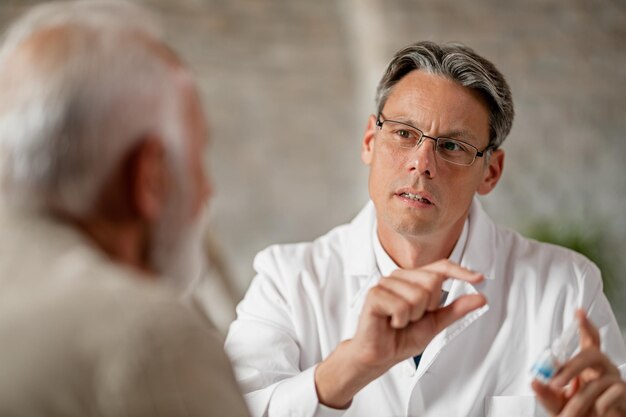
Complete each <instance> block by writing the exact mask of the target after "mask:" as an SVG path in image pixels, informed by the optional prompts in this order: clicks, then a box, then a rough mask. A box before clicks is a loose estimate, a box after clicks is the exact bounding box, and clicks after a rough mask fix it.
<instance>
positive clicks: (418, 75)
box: [383, 70, 489, 138]
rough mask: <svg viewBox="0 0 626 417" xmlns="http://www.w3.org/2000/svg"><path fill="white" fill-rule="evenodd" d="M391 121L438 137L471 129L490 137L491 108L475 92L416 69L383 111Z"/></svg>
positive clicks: (401, 82) (404, 78)
mask: <svg viewBox="0 0 626 417" xmlns="http://www.w3.org/2000/svg"><path fill="white" fill-rule="evenodd" d="M383 113H384V115H385V117H387V118H394V117H400V118H402V119H404V121H411V122H413V123H415V124H416V127H419V128H422V129H425V130H427V131H429V132H430V129H435V130H436V132H430V133H436V134H447V133H449V132H456V131H467V130H470V131H471V132H472V134H473V135H475V136H477V137H479V138H480V137H483V136H485V137H486V138H488V136H489V107H488V105H487V103H486V101H485V99H484V98H483V97H482V96H481V95H480V93H478V92H477V91H475V90H472V89H470V88H467V87H463V86H462V85H460V84H458V83H457V82H455V81H453V80H451V79H449V78H446V77H444V76H442V75H437V74H431V73H428V72H425V71H421V70H414V71H411V72H410V73H408V74H407V75H405V76H404V77H403V78H402V79H401V80H400V81H398V82H397V83H396V85H395V86H394V87H393V88H392V90H391V93H390V94H389V97H388V98H387V101H386V103H385V106H384V108H383Z"/></svg>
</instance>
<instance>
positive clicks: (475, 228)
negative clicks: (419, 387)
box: [344, 198, 496, 379]
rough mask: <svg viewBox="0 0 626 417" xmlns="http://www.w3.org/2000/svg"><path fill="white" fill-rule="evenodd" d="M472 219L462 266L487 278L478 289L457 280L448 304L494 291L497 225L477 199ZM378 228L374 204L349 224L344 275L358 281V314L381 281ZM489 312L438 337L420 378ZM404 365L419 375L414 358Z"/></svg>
mask: <svg viewBox="0 0 626 417" xmlns="http://www.w3.org/2000/svg"><path fill="white" fill-rule="evenodd" d="M469 216H470V221H469V233H468V237H467V243H466V245H465V251H464V253H463V256H462V258H461V262H460V263H461V265H463V266H465V267H467V268H470V269H472V270H474V271H477V272H480V273H482V274H484V275H485V278H486V279H485V281H483V282H482V283H480V284H477V285H475V286H473V285H471V284H469V283H467V282H465V281H460V280H454V281H453V285H452V288H451V290H450V294H449V296H448V301H447V302H446V304H447V303H449V302H451V301H453V300H454V299H456V298H458V297H459V296H461V295H464V294H476V293H477V292H484V293H487V294H486V295H487V298H489V289H490V288H489V287H488V282H489V281H491V280H493V279H495V278H496V277H495V276H494V275H493V273H492V271H493V265H494V256H495V253H496V252H495V249H496V248H495V245H496V228H495V224H494V223H493V222H492V221H491V219H490V218H489V217H488V216H487V214H486V213H485V211H484V210H483V208H482V206H481V204H480V202H479V201H478V199H477V198H474V200H473V201H472V204H471V206H470V212H469ZM375 225H376V212H375V209H374V204H373V203H372V202H371V201H369V202H368V203H367V205H366V206H365V207H364V208H363V210H361V212H360V213H359V214H358V215H357V216H356V217H355V219H354V220H353V221H352V222H351V223H350V224H349V225H348V227H349V229H348V236H347V239H346V241H345V244H346V247H345V248H344V254H346V256H345V257H344V261H345V264H344V265H345V266H344V273H345V274H346V277H348V278H350V277H351V278H356V279H357V280H358V281H357V282H356V283H355V284H356V288H355V289H356V291H355V292H354V294H355V295H354V297H353V298H352V300H351V303H350V304H351V307H352V309H353V311H355V312H360V310H361V306H362V303H363V301H364V295H365V293H366V291H367V289H369V288H370V287H371V286H373V285H375V283H376V281H377V280H378V279H379V278H380V274H379V273H378V267H377V265H376V256H375V254H374V243H373V241H372V236H373V233H374V231H373V228H374V227H375ZM488 310H489V306H488V305H485V306H483V307H481V308H480V309H478V310H476V311H474V312H472V313H470V314H468V315H467V316H465V317H464V318H463V319H461V320H458V321H457V322H455V323H453V324H452V325H451V326H449V327H448V328H446V329H445V330H444V331H443V332H441V333H440V334H438V335H437V336H436V337H435V338H434V339H433V340H432V341H431V343H430V344H429V345H428V347H427V348H426V350H425V351H424V353H423V355H422V361H421V362H420V369H419V370H418V372H417V375H416V377H417V378H418V379H419V377H421V375H423V374H424V372H426V370H427V369H428V368H429V367H430V365H431V364H432V362H433V361H434V360H435V358H436V357H437V356H438V354H439V351H440V350H441V349H442V348H443V347H444V346H445V345H447V344H448V343H450V342H451V341H452V340H453V339H454V338H456V336H457V335H459V334H460V333H461V332H462V331H464V330H465V329H466V328H467V327H468V326H469V325H471V324H472V323H473V322H474V321H476V320H477V319H478V318H479V317H481V316H482V315H483V314H485V313H486V312H487V311H488ZM357 319H358V314H357V315H356V316H355V317H354V320H355V326H356V320H357ZM404 366H405V367H407V368H408V370H410V371H411V373H412V374H414V373H415V364H414V362H413V359H412V358H409V359H407V360H406V361H404Z"/></svg>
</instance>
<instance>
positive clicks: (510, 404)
mask: <svg viewBox="0 0 626 417" xmlns="http://www.w3.org/2000/svg"><path fill="white" fill-rule="evenodd" d="M547 416H548V415H547V414H546V412H545V411H544V410H543V407H542V406H541V405H540V404H538V403H537V401H536V399H535V397H533V396H530V395H528V396H513V395H503V396H497V397H487V398H485V417H547Z"/></svg>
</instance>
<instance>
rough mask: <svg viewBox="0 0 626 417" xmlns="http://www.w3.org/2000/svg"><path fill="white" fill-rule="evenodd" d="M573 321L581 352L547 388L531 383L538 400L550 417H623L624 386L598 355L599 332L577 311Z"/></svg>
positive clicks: (625, 406)
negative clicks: (576, 329) (577, 333)
mask: <svg viewBox="0 0 626 417" xmlns="http://www.w3.org/2000/svg"><path fill="white" fill-rule="evenodd" d="M576 318H577V319H578V322H579V328H580V352H579V353H578V354H577V355H576V356H574V357H573V358H572V359H570V360H569V361H567V362H566V363H565V364H564V365H563V366H562V367H561V369H559V371H558V372H557V374H556V376H555V377H554V379H553V380H552V381H550V383H549V384H548V385H544V384H542V383H540V382H539V381H536V380H535V381H533V383H532V387H533V390H534V391H535V393H536V394H537V398H538V399H539V401H540V402H541V403H542V404H543V406H544V407H545V408H546V410H547V411H548V412H549V413H550V414H551V415H552V416H558V417H603V416H606V417H626V382H625V381H624V380H622V378H621V376H620V372H619V370H618V369H617V367H616V366H615V365H614V364H613V363H612V362H611V361H610V360H609V358H607V356H606V355H605V354H604V353H602V352H601V351H600V335H599V333H598V329H596V328H595V327H594V325H593V324H591V322H590V321H589V319H587V316H586V314H585V312H584V311H583V310H578V311H577V312H576ZM568 384H569V386H568Z"/></svg>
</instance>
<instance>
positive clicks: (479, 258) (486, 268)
mask: <svg viewBox="0 0 626 417" xmlns="http://www.w3.org/2000/svg"><path fill="white" fill-rule="evenodd" d="M469 216H470V222H469V235H468V238H467V239H468V241H467V243H466V245H465V251H464V254H463V258H462V259H461V264H462V265H463V266H465V267H467V268H470V269H472V270H474V271H477V272H481V273H483V274H485V276H486V278H487V279H493V278H495V277H492V276H490V274H489V272H490V271H491V268H492V265H493V264H494V262H493V256H494V254H495V250H496V247H495V245H496V238H495V235H496V228H495V224H494V223H493V222H492V221H491V219H490V218H489V216H487V213H485V211H484V210H483V208H482V205H481V204H480V202H479V201H478V199H477V198H474V200H473V201H472V205H471V206H470V214H469ZM375 225H376V210H375V208H374V203H373V202H372V201H371V200H370V201H368V203H367V204H366V205H365V207H364V208H363V209H362V210H361V212H360V213H359V214H358V215H357V216H356V217H355V218H354V220H352V222H351V223H350V224H349V225H348V236H347V239H346V241H345V247H344V254H346V256H344V258H343V259H344V262H345V264H344V273H345V275H346V276H348V277H369V276H371V275H372V274H374V273H375V272H376V271H377V266H376V256H375V255H374V243H373V241H372V236H373V233H374V227H375Z"/></svg>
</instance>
